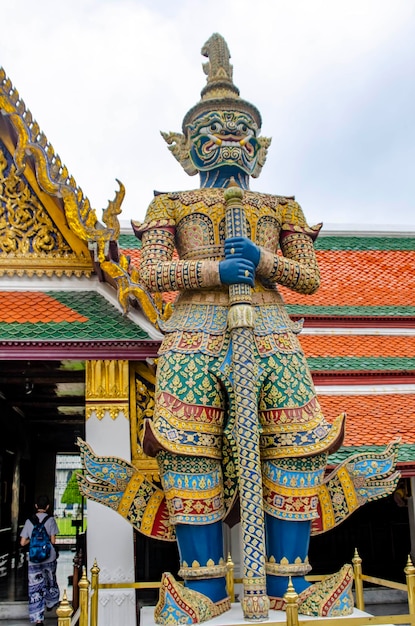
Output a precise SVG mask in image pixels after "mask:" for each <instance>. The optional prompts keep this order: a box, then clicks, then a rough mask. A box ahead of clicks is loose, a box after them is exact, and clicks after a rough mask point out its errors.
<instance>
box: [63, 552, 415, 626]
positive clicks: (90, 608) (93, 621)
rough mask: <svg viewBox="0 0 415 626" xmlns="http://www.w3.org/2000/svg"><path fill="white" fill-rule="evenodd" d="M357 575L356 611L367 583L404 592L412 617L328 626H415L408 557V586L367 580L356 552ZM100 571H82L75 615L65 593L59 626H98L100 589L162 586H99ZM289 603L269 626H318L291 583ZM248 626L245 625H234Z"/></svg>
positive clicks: (329, 625) (230, 583)
mask: <svg viewBox="0 0 415 626" xmlns="http://www.w3.org/2000/svg"><path fill="white" fill-rule="evenodd" d="M352 563H353V573H354V589H355V597H356V608H357V609H359V610H360V611H364V610H365V602H364V586H363V583H364V582H368V583H372V584H374V585H380V586H382V587H386V588H389V589H398V590H400V591H404V592H405V593H406V594H407V598H408V609H409V613H406V614H403V615H378V616H376V617H375V616H372V615H368V616H363V617H337V618H336V617H333V618H327V617H325V618H324V623H325V626H367V625H369V624H370V626H372V625H373V626H377V625H378V624H379V625H380V624H411V626H415V567H414V565H413V563H412V561H411V558H410V556H408V561H407V564H406V567H405V569H404V572H405V577H406V583H397V582H394V581H390V580H385V579H383V578H376V577H374V576H366V575H365V574H363V572H362V559H361V558H360V556H359V554H358V552H357V550H355V554H354V557H353V559H352ZM99 572H100V569H99V567H98V565H97V562H96V561H95V563H94V565H93V566H92V568H91V581H89V580H88V578H87V575H86V569H85V567H84V568H83V570H82V577H81V579H80V581H79V583H78V586H79V608H78V610H77V611H76V612H75V613H74V609H73V608H72V606H71V604H70V603H69V601H68V598H67V595H66V590H65V591H64V594H63V597H62V601H61V602H60V605H59V607H58V608H57V610H56V615H57V617H58V626H76V625H78V626H98V599H99V590H100V589H157V588H159V587H160V582H134V583H126V582H122V583H100V582H99ZM233 574H234V564H233V562H232V559H231V557H230V556H229V557H228V560H227V576H226V584H227V590H228V595H229V597H230V599H231V602H234V601H235V584H236V583H240V582H242V581H241V579H235V578H234V575H233ZM311 578H312V579H313V580H319V579H322V578H324V576H313V577H309V579H311ZM284 600H285V602H286V610H285V619H284V620H280V621H269V622H267V625H268V626H274V625H276V624H279V625H281V624H286V626H317V624H320V622H321V619H322V618H315V619H310V618H309V617H307V620H306V621H305V620H301V619H300V617H299V614H298V594H297V593H296V591H295V589H294V587H293V585H292V583H291V579H290V582H289V584H288V588H287V591H286V593H285V595H284ZM235 626H246V623H244V624H240V625H237V624H236V625H235Z"/></svg>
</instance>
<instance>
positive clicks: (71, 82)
mask: <svg viewBox="0 0 415 626" xmlns="http://www.w3.org/2000/svg"><path fill="white" fill-rule="evenodd" d="M0 8H1V11H0V18H1V26H2V28H1V39H0V65H2V66H3V67H4V69H5V71H6V74H7V75H8V76H9V78H10V79H11V81H12V83H13V84H14V86H15V87H16V88H17V89H18V90H19V92H20V95H21V97H22V98H23V100H24V101H25V103H26V106H27V107H28V108H29V109H30V111H31V112H32V114H33V116H34V117H35V119H36V120H37V121H38V123H39V124H40V127H41V129H42V130H43V131H44V133H45V134H46V136H47V138H48V139H49V141H50V142H51V143H52V145H53V146H54V148H55V150H56V152H57V153H58V154H59V155H60V157H61V159H62V161H63V162H64V163H65V164H66V166H67V167H68V169H69V172H70V173H71V174H72V175H73V176H74V177H75V180H76V181H77V183H78V185H79V186H80V187H81V188H82V189H83V191H84V193H85V195H86V196H88V198H89V199H90V201H91V204H92V205H93V206H94V208H95V209H96V211H97V215H98V218H101V214H102V209H103V208H104V207H105V206H106V204H107V201H108V200H109V199H112V198H113V194H114V191H115V190H116V188H117V184H116V182H115V179H116V178H118V179H120V180H121V181H122V182H123V183H124V185H125V186H126V197H125V200H124V203H123V212H122V215H121V220H129V219H131V218H134V219H138V220H140V219H141V220H142V219H144V215H145V211H146V208H147V205H148V204H149V202H150V201H151V198H152V195H153V189H157V190H160V191H174V190H179V189H192V188H195V187H198V185H199V180H198V177H197V176H195V177H189V176H188V175H187V174H185V173H184V171H183V170H182V169H181V167H180V165H179V164H178V163H177V161H176V160H175V159H174V157H173V156H172V155H171V154H170V153H169V151H168V150H167V146H166V144H165V142H164V140H163V139H162V137H161V136H160V133H159V131H160V130H165V131H180V130H181V122H182V119H183V117H184V114H185V113H186V112H187V111H188V109H190V108H191V107H192V106H193V105H194V104H195V103H196V102H197V101H198V100H199V98H200V91H201V89H202V87H203V86H204V85H205V82H206V77H205V75H204V74H203V71H202V67H201V64H202V62H203V61H204V60H205V59H204V58H203V57H202V56H201V54H200V49H201V47H202V45H203V44H204V43H205V41H206V40H207V39H208V38H209V36H210V35H211V34H212V33H213V32H219V33H221V34H222V35H223V36H224V37H225V39H226V40H227V42H228V46H229V48H230V52H231V56H232V59H231V62H232V64H233V67H234V82H235V84H236V85H237V86H238V87H239V89H240V91H241V96H242V97H243V98H244V99H246V100H249V101H251V102H252V103H253V104H255V105H256V106H257V107H258V108H259V110H260V111H261V113H262V118H263V128H262V134H263V135H265V136H270V137H272V139H273V141H272V144H271V147H270V149H269V155H268V160H267V163H266V164H265V166H264V169H263V172H262V174H261V176H260V177H259V178H258V179H255V180H253V181H252V184H251V188H252V189H253V190H258V191H263V192H267V193H277V194H286V195H293V194H295V196H296V198H297V200H298V201H299V202H300V204H301V205H302V207H303V209H304V212H305V214H306V216H307V218H308V221H309V222H310V223H316V222H319V221H323V222H324V223H325V224H326V225H328V224H330V225H333V224H339V225H341V224H356V225H361V226H362V227H364V225H372V226H373V225H383V226H384V225H387V224H392V225H395V226H399V227H402V228H403V229H406V230H415V200H414V199H415V182H414V181H415V172H414V170H415V106H414V103H415V80H414V78H415V77H414V74H415V72H414V64H415V2H414V1H413V0H255V1H253V0H70V2H69V1H64V0H36V1H33V0H13V2H9V1H7V0H0Z"/></svg>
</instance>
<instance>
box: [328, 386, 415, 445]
mask: <svg viewBox="0 0 415 626" xmlns="http://www.w3.org/2000/svg"><path fill="white" fill-rule="evenodd" d="M318 398H319V402H320V405H321V407H322V409H323V413H324V414H325V416H326V418H327V419H328V420H332V419H333V418H334V417H336V416H337V415H339V414H340V413H343V412H345V413H346V414H347V420H346V437H345V440H344V445H345V446H370V445H386V444H388V443H390V442H391V441H392V440H394V439H397V438H399V437H400V438H401V442H402V443H403V444H404V443H406V444H415V394H379V395H378V394H376V395H356V396H355V395H353V396H347V395H341V396H329V395H324V394H319V396H318Z"/></svg>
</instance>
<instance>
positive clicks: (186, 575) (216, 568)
mask: <svg viewBox="0 0 415 626" xmlns="http://www.w3.org/2000/svg"><path fill="white" fill-rule="evenodd" d="M226 572H227V566H226V563H225V561H224V560H223V559H220V561H219V563H218V564H217V565H215V563H214V561H213V560H212V559H209V561H208V562H207V563H206V565H200V563H199V562H198V561H193V563H192V565H191V567H189V566H188V564H187V563H186V561H183V563H182V566H181V568H180V570H179V576H181V577H182V578H183V579H184V580H190V579H195V578H203V579H205V578H223V577H225V576H226Z"/></svg>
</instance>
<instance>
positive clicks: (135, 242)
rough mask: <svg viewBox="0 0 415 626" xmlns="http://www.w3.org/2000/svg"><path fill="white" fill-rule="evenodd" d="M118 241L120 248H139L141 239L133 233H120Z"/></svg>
mask: <svg viewBox="0 0 415 626" xmlns="http://www.w3.org/2000/svg"><path fill="white" fill-rule="evenodd" d="M118 243H119V245H120V248H121V249H122V250H139V249H140V248H141V241H140V240H139V239H137V237H136V236H135V235H120V237H119V240H118Z"/></svg>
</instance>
